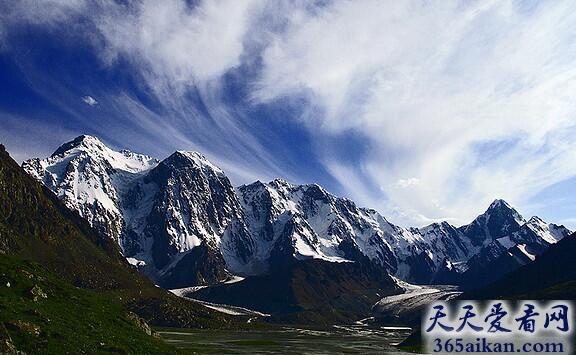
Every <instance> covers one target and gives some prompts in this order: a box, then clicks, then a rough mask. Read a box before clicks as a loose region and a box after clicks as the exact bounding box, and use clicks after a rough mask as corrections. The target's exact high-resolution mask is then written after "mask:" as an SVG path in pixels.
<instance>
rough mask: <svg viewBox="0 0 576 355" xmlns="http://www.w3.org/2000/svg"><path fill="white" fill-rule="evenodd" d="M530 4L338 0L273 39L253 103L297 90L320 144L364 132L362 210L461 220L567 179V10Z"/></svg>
mask: <svg viewBox="0 0 576 355" xmlns="http://www.w3.org/2000/svg"><path fill="white" fill-rule="evenodd" d="M535 6H536V8H527V4H525V3H522V2H513V1H496V2H485V1H482V2H466V3H464V2H454V1H443V2H435V3H429V2H421V1H400V2H384V1H376V0H374V1H371V0H366V1H352V2H351V1H337V2H335V3H334V5H333V6H331V7H330V8H329V9H327V10H325V11H322V12H320V13H316V14H314V15H310V16H307V17H304V18H303V17H302V16H301V15H300V14H299V15H298V16H296V17H294V18H293V19H292V22H291V24H292V25H291V26H290V27H289V28H288V30H287V31H285V32H282V33H280V34H277V35H276V37H275V39H274V41H273V42H272V44H271V45H270V46H269V47H268V48H267V49H266V51H265V53H264V65H265V67H264V69H263V72H262V76H261V78H260V81H259V83H258V85H257V90H256V91H255V94H254V95H255V99H257V100H259V101H260V102H269V101H270V100H273V99H275V98H277V97H281V96H284V95H293V94H302V93H304V94H306V95H307V97H308V98H309V100H310V101H311V102H313V103H314V104H317V105H320V107H322V108H323V109H324V111H325V114H323V115H320V114H319V115H316V116H314V117H312V118H311V119H310V117H308V118H307V120H305V121H304V122H305V123H306V124H308V125H309V127H311V128H313V129H312V130H311V131H313V132H318V134H317V136H318V139H321V138H322V135H333V134H338V133H342V132H347V131H350V130H352V131H355V132H357V133H360V134H361V135H363V136H364V137H365V138H366V140H367V142H368V143H369V146H370V147H371V149H370V150H369V152H368V154H367V155H366V156H365V157H364V158H363V161H362V162H361V165H362V166H363V173H365V174H366V177H367V178H368V179H369V180H370V181H372V183H373V184H374V185H376V186H384V187H385V191H384V193H383V194H382V196H374V195H373V194H361V195H364V196H368V197H367V198H361V199H362V202H363V203H364V204H367V205H372V206H374V205H377V206H379V207H380V208H381V209H382V210H385V211H395V210H399V211H416V212H418V213H420V214H422V215H423V216H425V217H426V218H430V219H435V218H438V217H446V216H448V217H455V218H456V221H457V222H459V223H463V222H467V221H468V220H469V219H470V218H472V216H473V215H474V214H475V213H477V212H478V210H479V209H480V208H482V207H483V206H484V205H487V204H488V203H489V202H490V201H491V200H492V199H494V198H496V197H503V198H505V199H508V200H510V202H511V203H516V204H522V203H524V202H526V201H527V199H528V198H529V197H530V196H531V195H534V194H535V193H537V192H538V191H539V190H541V189H543V188H544V187H546V186H548V185H550V184H553V183H555V182H558V181H561V180H563V179H566V178H568V177H570V176H574V175H575V174H576V168H575V167H576V165H575V163H576V149H574V148H576V143H574V140H573V139H571V138H570V135H571V134H573V133H574V132H575V131H576V126H575V124H576V121H574V118H575V114H576V104H574V101H573V97H574V94H576V80H575V79H576V60H575V59H576V57H575V55H574V53H576V52H575V49H576V42H575V41H574V38H575V37H574V36H575V35H576V28H575V27H574V26H572V24H573V23H575V21H576V11H575V10H576V9H575V8H574V7H575V5H574V4H573V3H571V2H560V1H558V2H554V3H553V4H546V6H539V7H538V6H537V5H535ZM335 159H337V157H334V156H329V153H328V156H326V157H325V160H326V161H327V164H328V162H329V164H332V165H333V164H334V160H335ZM349 168H350V169H354V168H356V166H349ZM335 176H336V177H337V178H338V177H341V176H338V175H335ZM406 176H418V177H419V178H420V179H421V180H422V181H425V184H424V183H422V184H415V183H414V182H415V180H405V179H406V178H405V177H406ZM340 181H341V183H342V186H344V187H346V188H347V189H348V190H349V193H350V194H351V195H360V194H357V193H356V191H357V190H364V189H365V187H364V186H363V185H365V184H366V182H365V181H364V180H363V181H361V182H359V183H358V184H354V183H353V182H354V181H353V180H352V181H350V180H348V179H346V178H340ZM407 186H410V188H398V187H407ZM400 222H401V223H405V224H410V223H418V221H416V220H415V219H413V218H409V217H408V218H404V219H403V220H401V221H400Z"/></svg>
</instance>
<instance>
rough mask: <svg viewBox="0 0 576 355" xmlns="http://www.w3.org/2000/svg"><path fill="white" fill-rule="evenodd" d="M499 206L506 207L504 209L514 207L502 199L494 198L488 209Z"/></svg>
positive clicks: (498, 207)
mask: <svg viewBox="0 0 576 355" xmlns="http://www.w3.org/2000/svg"><path fill="white" fill-rule="evenodd" d="M501 208H506V209H512V210H513V209H514V208H513V207H512V206H510V204H509V203H508V202H506V201H504V200H502V199H496V200H494V201H493V202H492V203H491V204H490V207H488V210H494V209H501Z"/></svg>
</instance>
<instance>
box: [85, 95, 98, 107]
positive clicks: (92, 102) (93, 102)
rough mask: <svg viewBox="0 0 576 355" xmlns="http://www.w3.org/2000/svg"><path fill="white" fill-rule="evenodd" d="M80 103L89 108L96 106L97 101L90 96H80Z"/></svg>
mask: <svg viewBox="0 0 576 355" xmlns="http://www.w3.org/2000/svg"><path fill="white" fill-rule="evenodd" d="M82 101H84V103H86V104H87V105H89V106H96V105H98V101H96V99H95V98H93V97H92V96H90V95H86V96H82Z"/></svg>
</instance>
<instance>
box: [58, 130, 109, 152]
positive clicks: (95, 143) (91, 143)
mask: <svg viewBox="0 0 576 355" xmlns="http://www.w3.org/2000/svg"><path fill="white" fill-rule="evenodd" d="M79 147H84V148H88V149H90V148H95V149H97V150H100V151H102V150H104V149H106V148H108V147H107V146H106V145H105V144H104V143H102V141H101V140H100V139H99V138H97V137H95V136H91V135H87V134H83V135H81V136H78V137H76V138H74V139H73V140H71V141H69V142H66V143H64V144H62V145H61V146H60V147H58V149H56V151H55V152H54V153H52V157H55V156H58V155H63V154H64V153H66V152H68V151H70V150H72V149H74V148H79Z"/></svg>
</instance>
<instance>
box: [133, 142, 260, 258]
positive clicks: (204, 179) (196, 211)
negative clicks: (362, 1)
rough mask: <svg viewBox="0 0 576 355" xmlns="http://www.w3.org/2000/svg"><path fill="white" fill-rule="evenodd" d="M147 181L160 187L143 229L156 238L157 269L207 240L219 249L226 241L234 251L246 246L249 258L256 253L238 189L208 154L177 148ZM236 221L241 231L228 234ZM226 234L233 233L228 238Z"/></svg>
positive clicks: (243, 248)
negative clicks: (228, 229)
mask: <svg viewBox="0 0 576 355" xmlns="http://www.w3.org/2000/svg"><path fill="white" fill-rule="evenodd" d="M144 183H146V184H154V185H155V186H156V188H155V190H156V191H157V193H156V197H155V198H154V203H153V205H152V208H151V211H150V213H149V214H148V217H147V219H146V225H145V227H144V229H143V234H142V237H144V238H145V239H149V240H152V241H153V242H152V249H151V255H152V257H153V261H154V265H156V267H157V268H160V269H161V268H164V267H165V266H166V265H168V263H169V262H170V260H171V259H172V258H173V257H174V256H175V255H177V254H179V253H184V252H187V251H189V250H192V249H194V248H195V247H197V246H199V245H201V244H202V243H204V244H206V246H207V247H208V248H210V249H213V250H219V249H220V245H221V244H222V243H223V242H226V243H228V244H229V245H227V246H229V248H228V249H231V250H232V251H234V249H235V248H234V247H240V248H241V249H242V253H241V255H242V256H243V257H244V258H247V257H248V256H249V255H250V252H251V244H250V241H251V239H250V235H249V234H247V233H246V232H245V231H246V228H245V227H244V226H243V225H242V221H243V215H242V210H241V208H240V205H239V203H238V201H237V199H236V196H235V194H234V188H233V187H232V185H231V183H230V181H229V180H228V178H227V177H226V175H224V173H223V172H222V171H221V170H220V169H218V168H216V167H214V166H212V165H211V164H210V163H209V162H208V161H207V160H206V158H204V157H203V156H201V155H199V154H198V153H189V152H176V153H174V154H172V155H171V156H170V157H168V158H167V159H165V160H164V161H162V162H161V163H160V164H159V165H158V166H157V167H156V168H154V169H153V170H152V171H150V173H149V174H148V175H147V176H146V178H145V179H144ZM233 221H234V222H235V223H234V231H235V233H226V234H225V231H226V229H227V228H228V226H230V225H231V224H232V222H233ZM243 227H244V228H243ZM242 232H244V233H242ZM224 235H226V236H227V238H224V240H223V238H222V237H223V236H224ZM230 254H234V253H233V252H231V253H226V255H227V256H231V257H233V255H230Z"/></svg>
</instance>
